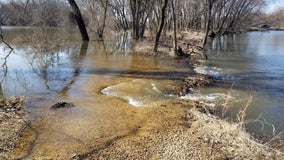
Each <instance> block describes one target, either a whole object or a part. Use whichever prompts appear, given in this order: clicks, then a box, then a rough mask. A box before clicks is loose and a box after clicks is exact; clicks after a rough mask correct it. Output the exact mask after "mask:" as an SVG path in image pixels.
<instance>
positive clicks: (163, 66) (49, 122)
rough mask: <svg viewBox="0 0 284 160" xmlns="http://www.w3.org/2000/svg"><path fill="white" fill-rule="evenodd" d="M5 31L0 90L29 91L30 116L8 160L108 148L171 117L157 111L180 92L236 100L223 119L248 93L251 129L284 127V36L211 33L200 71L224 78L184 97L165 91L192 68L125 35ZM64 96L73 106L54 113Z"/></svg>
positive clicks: (269, 131)
mask: <svg viewBox="0 0 284 160" xmlns="http://www.w3.org/2000/svg"><path fill="white" fill-rule="evenodd" d="M3 29H4V33H5V34H4V38H5V39H6V40H7V42H9V43H10V44H11V45H12V46H13V47H14V49H15V50H14V51H13V52H9V49H8V48H6V47H5V46H4V45H3V44H0V52H1V72H0V74H1V75H0V78H1V79H0V80H1V81H0V82H1V96H3V97H10V96H14V95H19V96H26V97H27V99H29V100H28V102H27V110H28V111H29V112H28V114H29V116H30V117H31V119H32V124H31V129H29V130H28V131H27V133H25V134H24V135H23V136H22V137H23V138H22V139H20V143H19V144H18V145H17V148H16V150H15V151H14V152H13V153H12V155H11V157H12V158H27V159H33V158H35V159H68V158H70V157H72V156H74V155H76V154H79V153H85V152H88V151H89V150H90V149H96V148H103V147H105V144H108V143H107V142H109V141H111V140H112V139H115V138H117V137H122V136H127V135H131V134H132V133H133V132H135V131H137V130H138V129H139V128H143V127H145V126H151V127H154V128H158V126H160V123H164V122H165V121H167V119H165V117H167V116H165V115H166V114H165V113H163V111H161V112H155V111H156V108H155V105H158V104H160V103H167V101H171V100H175V99H179V98H181V99H192V100H199V101H204V102H206V103H208V105H215V106H216V104H217V105H222V104H224V103H226V104H230V106H231V107H230V109H229V111H228V112H226V116H227V117H232V119H234V118H235V117H236V116H235V115H236V113H237V112H238V111H239V109H240V107H242V106H243V105H244V104H246V102H247V97H248V96H249V95H250V93H251V94H252V95H253V102H252V104H251V105H250V107H249V108H248V110H247V117H246V122H247V127H248V130H250V131H252V132H255V133H267V134H272V133H279V132H280V131H282V130H283V129H284V126H283V124H282V122H284V118H283V116H282V115H283V112H284V110H283V104H284V91H283V90H284V88H283V78H284V77H283V76H284V70H283V68H284V66H283V64H284V63H283V62H284V59H283V57H284V55H283V53H284V52H283V51H284V48H283V46H282V45H281V42H283V38H282V37H284V32H252V33H247V34H241V35H234V36H224V37H221V38H220V39H215V40H214V41H213V42H212V47H211V49H210V50H209V51H208V55H209V58H210V60H209V63H208V66H207V67H204V66H201V67H200V66H196V69H195V70H196V71H197V72H201V73H206V74H211V75H213V76H216V78H217V79H218V83H217V84H215V85H214V86H212V87H206V88H200V89H199V90H193V93H191V94H188V95H185V96H182V97H178V96H177V95H173V94H169V93H166V92H164V91H165V90H166V89H165V88H167V87H170V85H171V83H172V82H173V80H177V79H183V78H184V77H187V76H190V74H191V69H190V68H188V67H186V66H184V65H183V64H180V63H178V62H177V61H176V60H168V59H160V58H155V57H145V56H139V55H137V54H136V53H135V52H132V51H131V44H130V42H129V38H130V37H129V34H121V35H117V36H114V37H111V38H110V39H106V40H105V41H92V42H89V43H82V42H81V41H80V37H79V35H77V34H74V33H73V32H72V31H69V30H66V29H54V28H22V27H20V28H15V27H6V28H3ZM71 33H72V34H71ZM230 88H232V89H231V90H230ZM60 101H66V102H70V103H73V104H74V105H75V107H73V108H60V109H57V110H51V109H50V107H51V106H52V105H53V104H55V103H56V102H60ZM175 109H176V108H175ZM173 112H174V113H173ZM161 113H162V114H161ZM169 113H170V114H172V115H174V114H181V115H182V113H183V112H181V111H179V110H178V109H176V110H174V111H172V112H169ZM163 114H165V115H163ZM181 115H180V116H181ZM272 124H273V125H272Z"/></svg>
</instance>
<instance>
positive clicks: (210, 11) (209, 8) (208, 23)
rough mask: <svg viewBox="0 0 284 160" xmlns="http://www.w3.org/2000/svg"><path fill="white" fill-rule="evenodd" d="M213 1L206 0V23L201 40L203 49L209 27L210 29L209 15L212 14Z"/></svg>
mask: <svg viewBox="0 0 284 160" xmlns="http://www.w3.org/2000/svg"><path fill="white" fill-rule="evenodd" d="M215 1H216V0H206V6H207V9H206V10H207V22H206V31H205V37H204V40H203V47H205V46H206V44H207V39H208V34H209V30H210V27H211V13H212V8H213V4H214V3H215Z"/></svg>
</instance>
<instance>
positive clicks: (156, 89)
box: [151, 83, 161, 93]
mask: <svg viewBox="0 0 284 160" xmlns="http://www.w3.org/2000/svg"><path fill="white" fill-rule="evenodd" d="M151 86H152V90H153V91H156V92H158V93H161V91H160V90H159V89H158V88H157V86H156V84H155V83H151Z"/></svg>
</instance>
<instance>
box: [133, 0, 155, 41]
mask: <svg viewBox="0 0 284 160" xmlns="http://www.w3.org/2000/svg"><path fill="white" fill-rule="evenodd" d="M153 4H154V0H130V9H131V15H132V31H133V33H132V34H133V38H134V39H136V40H138V39H139V38H142V37H143V36H144V32H145V29H146V23H147V19H148V17H149V14H150V12H151V11H152V8H153V6H154V5H153Z"/></svg>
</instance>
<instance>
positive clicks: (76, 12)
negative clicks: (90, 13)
mask: <svg viewBox="0 0 284 160" xmlns="http://www.w3.org/2000/svg"><path fill="white" fill-rule="evenodd" d="M68 2H69V4H70V6H71V8H72V10H73V14H74V16H75V19H76V22H77V25H78V27H79V30H80V33H81V36H82V40H83V41H89V40H90V39H89V35H88V32H87V29H86V25H85V23H84V20H83V18H82V15H81V12H80V9H79V7H78V5H77V4H76V2H75V0H68Z"/></svg>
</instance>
